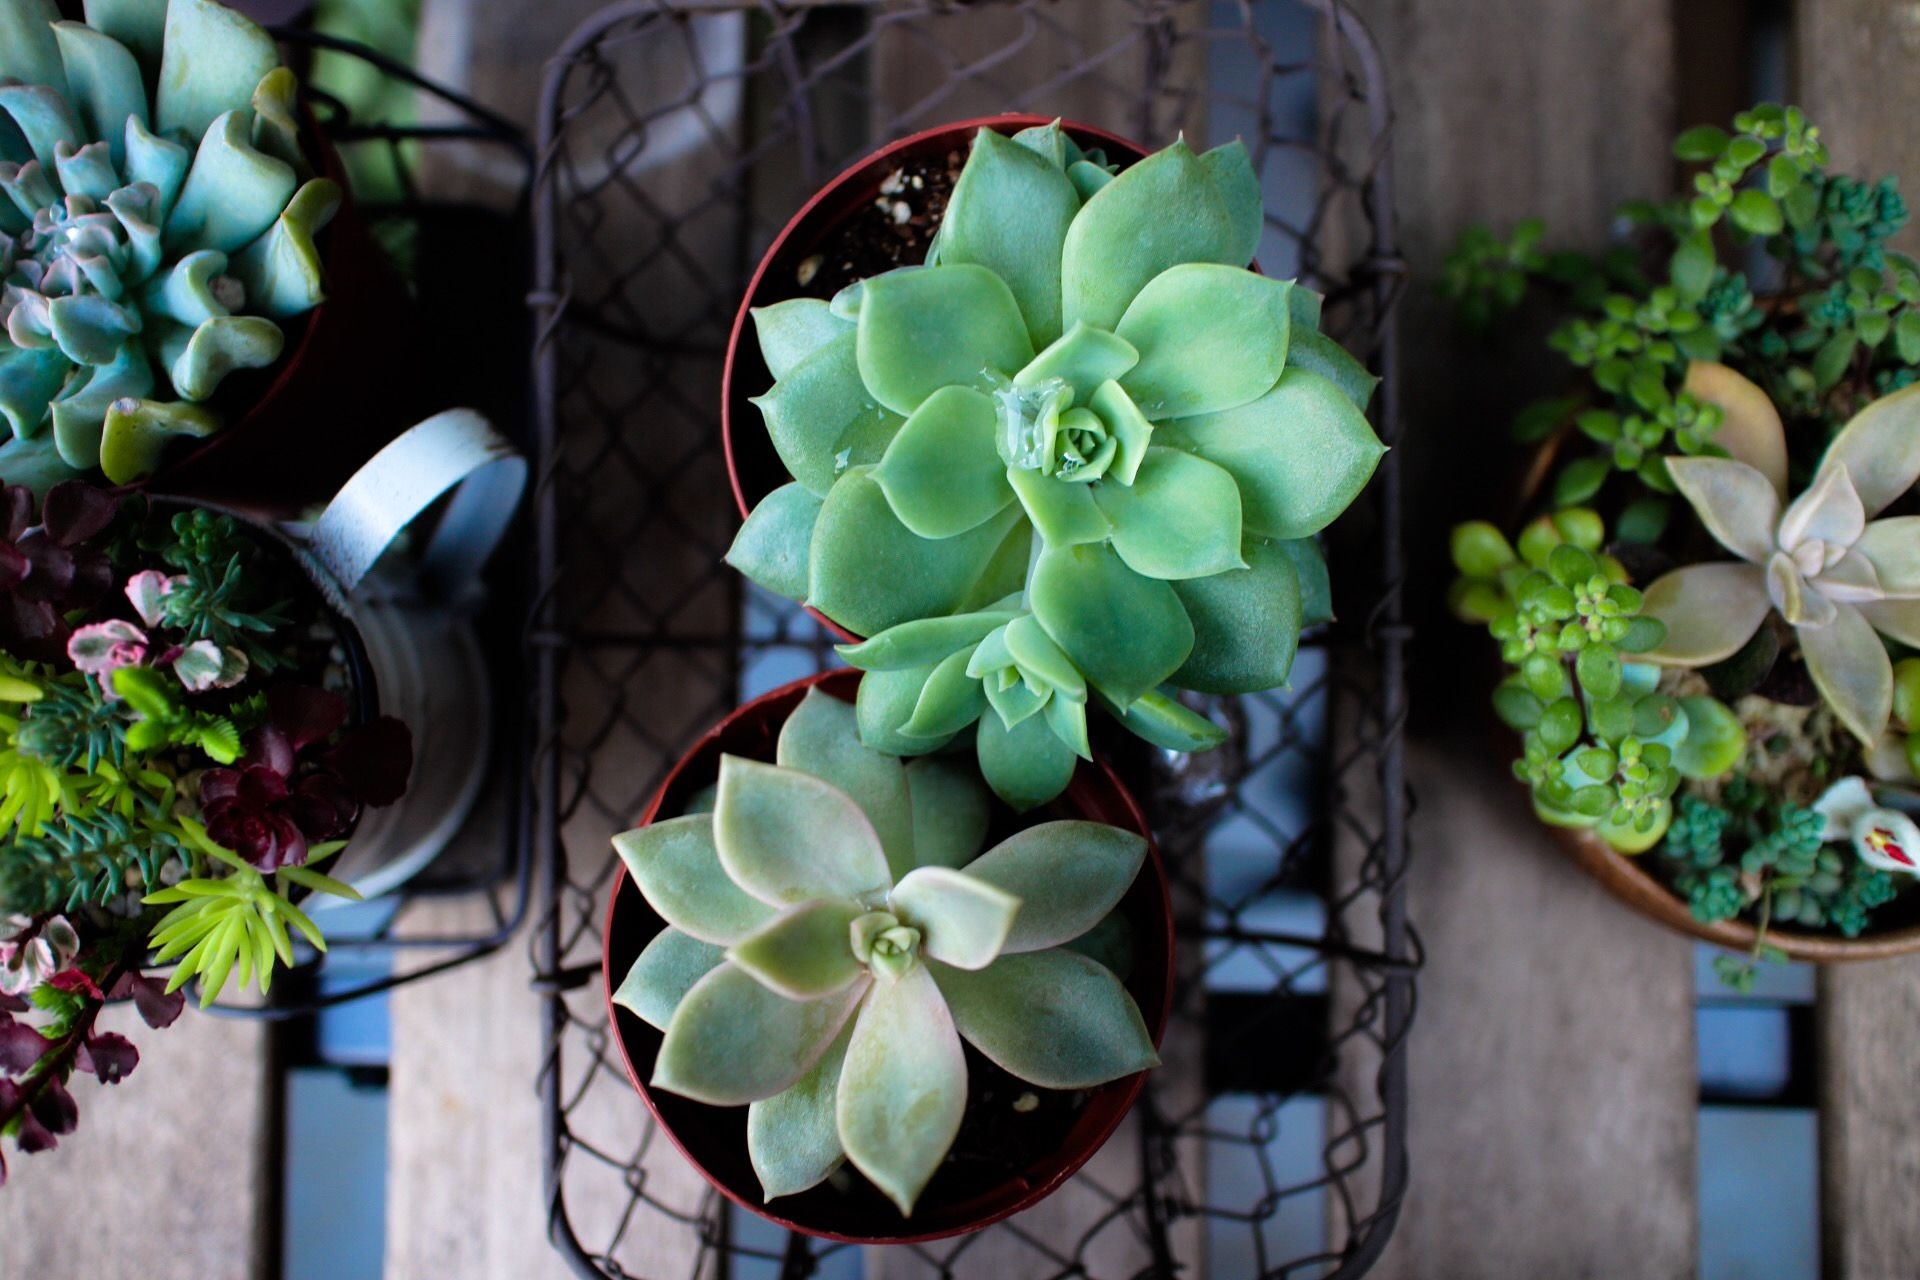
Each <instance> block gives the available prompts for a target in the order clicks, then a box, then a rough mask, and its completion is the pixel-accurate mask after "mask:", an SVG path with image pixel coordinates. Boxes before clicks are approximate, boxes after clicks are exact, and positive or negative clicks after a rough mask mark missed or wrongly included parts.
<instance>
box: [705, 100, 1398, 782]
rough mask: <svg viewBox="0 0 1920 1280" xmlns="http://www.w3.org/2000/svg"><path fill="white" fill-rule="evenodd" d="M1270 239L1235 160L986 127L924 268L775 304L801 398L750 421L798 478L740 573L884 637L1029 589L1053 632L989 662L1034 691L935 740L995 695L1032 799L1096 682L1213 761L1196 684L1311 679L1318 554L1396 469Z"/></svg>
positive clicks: (755, 517)
mask: <svg viewBox="0 0 1920 1280" xmlns="http://www.w3.org/2000/svg"><path fill="white" fill-rule="evenodd" d="M1262 225H1263V219H1262V212H1261V202H1260V191H1259V185H1258V181H1257V179H1256V177H1255V175H1254V172H1253V168H1252V165H1251V163H1250V162H1249V160H1248V157H1247V153H1246V150H1245V148H1243V147H1242V146H1241V145H1240V144H1239V143H1237V142H1236V143H1231V144H1228V145H1227V146H1223V147H1219V148H1216V149H1215V150H1212V151H1209V152H1207V153H1205V154H1204V155H1199V154H1195V153H1194V152H1193V151H1192V150H1191V149H1189V148H1188V147H1187V145H1186V144H1185V143H1184V142H1176V143H1175V144H1174V145H1172V146H1171V147H1168V148H1166V149H1165V150H1163V151H1160V152H1157V153H1155V154H1153V155H1150V156H1148V157H1146V158H1145V159H1143V160H1141V161H1139V162H1138V163H1137V164H1135V165H1133V166H1132V167H1131V168H1128V169H1126V170H1124V171H1122V172H1120V173H1119V174H1118V175H1117V176H1114V175H1109V174H1108V173H1107V171H1106V170H1105V169H1103V168H1101V167H1099V166H1098V165H1095V164H1093V163H1092V162H1090V161H1087V160H1085V159H1084V158H1082V156H1081V154H1080V152H1079V150H1078V148H1076V147H1075V146H1074V145H1073V143H1072V141H1071V140H1070V139H1069V138H1068V137H1067V136H1066V135H1065V134H1064V133H1063V132H1062V131H1061V129H1060V127H1059V125H1058V124H1057V123H1055V124H1053V125H1049V126H1046V127H1044V128H1036V129H1028V130H1025V131H1023V132H1021V133H1019V134H1017V135H1015V136H1014V137H1012V138H1006V137H1003V136H1001V135H1000V134H997V133H995V132H993V131H992V130H991V129H982V130H981V131H980V132H979V134H978V135H977V137H976V138H975V140H974V144H973V149H972V152H971V154H970V155H969V158H968V160H967V163H966V165H965V167H964V169H963V170H962V172H961V175H960V177H959V179H958V181H957V183H956V185H955V187H954V191H953V196H952V200H951V202H950V203H949V205H948V207H947V212H946V215H945V218H944V220H943V222H942V224H941V226H940V229H939V232H938V234H937V236H936V238H935V240H934V243H933V245H932V249H931V251H930V252H929V255H928V262H927V265H925V266H921V267H908V268H903V269H900V270H896V271H891V272H888V273H886V274H884V275H880V276H875V277H872V278H870V279H867V280H863V281H859V282H856V283H855V284H853V285H850V286H848V287H847V288H846V289H844V290H842V291H841V292H840V293H839V294H838V295H837V296H835V297H834V298H833V299H832V301H831V302H825V301H821V300H818V299H795V300H792V301H787V302H781V303H778V304H775V305H773V306H769V307H764V308H761V309H759V310H757V311H756V312H755V313H754V319H755V324H756V328H757V331H758V334H759V339H760V346H761V350H762V353H763V354H764V355H765V357H766V361H767V365H768V367H769V369H770V370H771V371H772V373H773V376H774V379H775V381H774V384H773V387H772V389H771V390H770V391H768V392H767V393H766V394H765V395H763V396H761V397H759V398H758V399H757V400H756V401H755V403H756V404H757V405H758V406H759V408H760V411H761V413H762V415H763V416H764V418H765V420H766V425H767V430H768V433H769V435H770V436H771V437H772V441H773V445H774V447H775V449H776V450H777V451H778V453H779V455H780V457H781V459H782V461H783V462H784V463H785V464H786V467H787V469H788V471H789V472H790V473H791V475H792V476H793V481H792V483H790V484H788V485H785V486H783V487H782V488H779V489H777V490H775V491H774V492H773V493H772V494H770V495H769V496H768V497H767V498H766V499H765V500H764V501H763V502H762V503H761V504H760V505H759V506H758V507H757V508H755V510H754V512H753V513H752V515H751V516H749V518H748V520H747V522H746V524H745V526H744V527H743V528H742V529H741V531H740V535H739V537H738V539H737V540H736V541H735V543H734V546H733V549H732V550H731V551H730V552H729V555H728V558H729V560H730V562H731V563H733V564H734V565H735V566H736V567H738V568H739V569H741V570H742V571H743V572H745V573H746V574H747V575H748V576H749V577H750V578H752V579H754V580H755V581H756V582H759V583H760V584H761V585H763V586H765V587H767V588H769V589H770V590H773V591H776V592H779V593H781V594H783V595H787V596H790V597H792V598H794V599H799V600H804V601H805V602H807V603H808V604H810V605H812V606H813V607H815V608H817V609H818V610H820V611H821V612H822V613H824V614H825V615H826V616H827V617H829V618H831V619H832V620H833V621H835V622H837V623H839V624H840V625H841V626H843V627H845V628H847V629H848V630H851V631H854V632H856V633H858V634H860V635H863V636H868V637H872V638H873V640H874V641H875V643H876V644H882V642H885V641H886V640H887V639H888V633H889V632H890V631H891V630H893V629H894V628H897V627H900V626H903V625H908V626H911V625H916V624H919V623H921V622H922V621H924V620H927V619H944V618H947V617H949V616H951V615H957V614H968V613H975V612H977V611H980V610H983V609H988V608H989V606H993V608H992V610H991V611H992V612H1003V611H1004V610H1002V609H1001V608H1000V607H999V605H996V604H995V602H999V601H1002V600H1003V598H1009V597H1010V598H1012V599H1013V601H1014V604H1013V605H1012V606H1011V608H1012V609H1014V610H1017V611H1018V612H1019V613H1021V614H1022V615H1024V616H1028V617H1029V618H1030V619H1031V629H1030V630H1028V631H1027V635H1028V637H1029V638H1030V639H1033V640H1034V641H1035V645H1033V646H1028V648H1027V654H1028V656H1027V657H1025V658H1022V657H1021V656H1020V655H1019V654H1014V655H1013V657H1014V659H1015V660H1014V661H1012V662H1002V663H998V664H996V665H994V666H992V667H987V666H985V663H986V661H987V660H986V659H985V658H983V659H982V661H981V663H979V664H974V665H975V666H976V667H977V668H978V669H979V670H993V671H998V672H1000V673H1002V674H1001V675H999V676H997V677H995V679H993V680H991V681H988V682H987V684H986V686H985V687H986V688H987V689H988V690H992V689H994V688H995V687H996V685H997V686H998V688H999V690H1000V692H1001V693H1006V694H1011V691H1012V690H1013V689H1014V688H1015V687H1016V684H1017V685H1019V686H1021V687H1024V688H1026V689H1027V693H1026V694H1011V696H1010V697H995V698H993V700H992V701H991V702H990V703H987V702H985V701H984V700H983V699H982V698H973V699H971V700H970V705H972V706H973V707H974V708H975V711H976V716H973V717H968V716H964V715H961V714H959V713H958V712H957V711H956V712H955V713H954V714H952V715H950V716H943V717H940V718H939V720H938V725H939V728H938V731H937V732H936V733H933V734H932V735H931V736H933V737H935V738H945V737H950V736H952V734H954V733H956V732H958V731H959V730H961V729H964V728H966V727H968V725H970V724H971V723H973V720H974V719H976V718H978V716H977V712H978V710H979V709H980V707H982V706H983V705H990V706H991V707H992V708H993V710H994V712H995V717H996V718H997V719H998V727H996V728H988V727H987V726H988V724H989V723H990V722H989V721H987V720H984V719H983V720H981V724H982V727H981V729H980V731H979V735H980V739H981V742H982V749H983V752H985V751H991V752H993V753H994V759H997V761H998V765H997V766H996V764H995V763H993V761H992V760H990V758H989V757H988V756H987V755H984V754H983V757H982V759H983V764H986V765H987V775H988V778H989V780H990V781H991V782H992V783H993V785H994V786H995V788H996V789H997V790H999V791H1000V792H1001V794H1002V795H1005V796H1007V798H1008V799H1009V800H1018V801H1021V802H1025V803H1031V802H1033V801H1034V800H1035V799H1045V798H1047V797H1048V796H1049V795H1051V794H1054V793H1056V792H1057V790H1058V786H1057V785H1054V784H1056V783H1058V784H1063V782H1064V778H1065V777H1066V775H1067V773H1068V772H1070V770H1071V766H1072V757H1073V753H1074V752H1075V750H1077V749H1078V748H1079V745H1080V741H1081V739H1082V737H1083V727H1082V720H1083V717H1082V716H1081V715H1080V713H1079V712H1077V711H1074V710H1071V708H1078V707H1081V706H1082V705H1083V704H1084V702H1085V701H1086V698H1085V696H1075V694H1074V692H1073V691H1076V690H1079V689H1080V688H1081V687H1082V686H1084V689H1085V690H1090V691H1091V692H1092V693H1094V694H1095V695H1097V696H1098V697H1099V698H1100V700H1102V701H1103V702H1106V703H1108V704H1110V705H1111V706H1112V707H1113V708H1114V709H1115V710H1116V711H1118V712H1119V713H1120V716H1121V718H1122V720H1123V722H1124V723H1127V724H1128V725H1129V726H1130V727H1135V728H1137V729H1138V731H1139V732H1141V733H1142V735H1143V736H1146V737H1149V738H1152V739H1154V740H1156V741H1158V740H1160V738H1163V737H1169V736H1170V737H1171V738H1173V739H1177V741H1178V743H1179V745H1180V746H1181V747H1182V748H1184V749H1192V748H1194V747H1199V746H1206V745H1211V744H1213V743H1215V742H1217V741H1218V739H1219V735H1218V734H1217V733H1214V732H1212V731H1210V729H1209V727H1208V726H1207V725H1206V723H1205V722H1204V721H1202V720H1200V718H1199V717H1197V716H1193V715H1191V714H1188V713H1185V712H1183V711H1181V710H1180V709H1179V707H1178V704H1177V703H1176V702H1175V701H1174V699H1173V697H1172V696H1171V693H1170V691H1171V690H1176V689H1189V690H1196V691H1200V692H1205V693H1247V692H1255V691H1259V690H1265V689H1272V688H1277V687H1279V686H1281V685H1282V684H1284V683H1285V682H1286V679H1287V673H1288V670H1289V668H1290V666H1291V664H1292V661H1293V656H1294V650H1295V646H1296V643H1297V640H1298V636H1299V632H1300V627H1301V624H1302V619H1303V616H1304V606H1303V603H1302V595H1303V592H1302V584H1301V580H1300V579H1301V573H1300V566H1301V565H1302V564H1303V563H1310V564H1311V566H1312V568H1311V569H1310V570H1309V572H1310V573H1312V574H1314V575H1319V574H1321V573H1322V572H1323V569H1322V568H1321V566H1320V564H1319V553H1318V550H1317V549H1316V548H1315V547H1314V545H1313V543H1312V542H1311V541H1310V540H1311V539H1312V538H1313V536H1314V535H1315V534H1316V533H1318V532H1319V531H1320V530H1321V529H1323V528H1324V527H1325V526H1326V525H1327V524H1328V523H1329V522H1330V521H1331V520H1333V518H1334V517H1335V516H1337V515H1339V514H1340V512H1341V511H1343V510H1344V509H1345V508H1346V507H1347V505H1348V504H1349V503H1350V502H1352V501H1353V499H1354V497H1355V495H1357V494H1358V493H1359V491H1360V489H1361V487H1362V486H1363V485H1364V484H1365V483H1366V481H1367V479H1368V477H1369V476H1371V475H1372V473H1373V470H1374V467H1375V465H1376V464H1377V463H1378V461H1379V458H1380V455H1381V453H1382V452H1383V446H1382V445H1381V443H1380V442H1379V440H1378V439H1377V438H1376V437H1375V436H1374V434H1373V431H1372V430H1371V429H1370V428H1369V426H1368V425H1367V421H1366V418H1365V417H1364V416H1363V414H1362V409H1363V408H1364V406H1365V404H1366V402H1367V400H1368V399H1369V397H1370V395H1371V392H1372V389H1373V386H1374V382H1375V379H1374V378H1373V377H1371V376H1370V375H1369V374H1367V372H1366V371H1365V370H1364V369H1363V368H1362V367H1361V366H1360V365H1359V363H1358V362H1356V361H1355V360H1354V359H1353V358H1352V357H1351V356H1349V355H1348V354H1347V353H1346V352H1344V351H1343V350H1341V349H1340V348H1339V347H1338V346H1337V345H1335V344H1334V343H1332V342H1331V341H1329V340H1328V339H1327V338H1325V337H1324V336H1322V335H1321V334H1320V333H1319V332H1317V325H1318V322H1319V313H1320V299H1319V297H1318V296H1317V295H1315V294H1313V293H1312V292H1310V291H1308V290H1306V289H1302V288H1297V287H1296V286H1295V285H1294V283H1293V282H1292V281H1287V280H1270V279H1267V278H1265V277H1263V276H1261V275H1259V274H1257V273H1255V272H1253V271H1250V270H1248V269H1247V268H1246V264H1247V263H1248V261H1249V260H1250V259H1251V258H1252V256H1253V253H1254V250H1255V248H1256V246H1257V245H1258V243H1259V239H1260V233H1261V229H1262ZM1002 621H1007V620H1004V619H1003V620H1002ZM984 622H985V620H984V619H982V623H983V624H984ZM998 625H999V624H998V623H995V624H994V626H993V627H987V628H986V629H984V630H980V631H979V632H978V633H977V634H974V635H973V636H972V640H973V641H974V642H976V643H977V642H980V641H981V640H982V638H983V637H984V636H986V635H987V634H988V632H989V631H991V630H993V629H994V628H996V627H997V626H998ZM959 629H960V630H962V631H967V630H972V629H973V624H969V625H968V626H965V627H961V628H959ZM1023 630H1026V629H1025V628H1023ZM1009 634H1010V635H1011V634H1012V633H1011V632H1010V633H1009ZM1042 637H1044V639H1045V641H1046V643H1047V645H1048V646H1049V651H1048V652H1047V653H1046V655H1045V661H1042V660H1040V659H1039V658H1038V657H1037V656H1036V655H1037V644H1038V641H1039V639H1040V638H1042ZM956 643H961V642H960V641H956ZM1016 643H1017V642H1016ZM994 647H995V649H996V651H997V649H998V647H999V644H998V642H997V641H996V642H994ZM883 649H884V645H883ZM914 649H915V652H916V653H918V652H919V651H920V650H919V647H918V645H917V643H916V645H915V646H914ZM880 651H881V650H876V651H874V652H880ZM1056 654H1057V664H1056ZM871 656H872V654H860V653H856V654H854V655H852V658H853V660H854V661H856V662H860V663H862V665H867V659H868V658H870V657H871ZM942 656H944V655H942ZM969 661H971V659H969ZM1050 665H1058V667H1059V674H1058V675H1057V676H1056V675H1052V674H1049V675H1046V676H1045V677H1044V678H1043V679H1041V680H1035V679H1032V677H1034V676H1036V675H1039V674H1040V673H1041V672H1042V671H1043V670H1044V669H1047V668H1048V667H1049V666H1050ZM956 669H957V668H956ZM1068 669H1071V673H1072V674H1071V675H1068V674H1067V672H1068ZM1008 672H1016V673H1017V677H1012V676H1008V675H1007V674H1006V673H1008ZM949 674H951V672H949ZM976 678H978V672H976ZM956 679H957V677H956ZM1049 685H1050V686H1051V687H1052V688H1053V689H1054V690H1057V691H1059V692H1060V696H1058V697H1055V698H1053V699H1052V700H1050V701H1048V700H1045V699H1044V697H1043V695H1044V694H1045V693H1046V690H1047V687H1048V686H1049ZM896 692H897V691H896ZM986 696H987V697H992V694H991V693H989V694H988V695H986ZM896 704H897V705H896V706H895V707H894V710H895V711H897V712H898V718H897V719H895V720H894V721H893V722H892V723H890V724H886V723H879V722H874V723H872V724H871V725H870V728H871V729H873V730H876V731H878V732H879V733H880V734H882V735H883V736H886V735H891V734H895V733H899V732H902V731H903V730H904V728H905V726H906V725H907V724H908V723H909V720H910V719H913V718H915V716H916V712H917V710H918V707H917V700H916V699H909V698H907V697H905V696H900V697H898V698H897V699H896ZM1036 706H1039V707H1040V708H1041V710H1040V713H1039V714H1023V713H1025V712H1028V711H1030V710H1032V709H1034V708H1035V707H1036ZM1046 706H1051V707H1053V708H1055V712H1054V714H1046V713H1045V711H1044V708H1045V707H1046ZM917 721H918V727H919V728H920V729H923V730H924V729H928V728H929V725H930V721H929V717H927V716H926V715H924V714H921V715H918V717H917ZM1169 725H1171V726H1172V728H1171V729H1169V728H1168V726H1169ZM869 740H872V739H871V738H870V739H869ZM989 742H991V743H994V744H997V745H995V746H991V747H989V746H988V745H987V744H988V743H989ZM895 749H898V744H897V743H896V747H895ZM1015 762H1017V763H1015ZM1010 770H1013V771H1017V772H1019V773H1021V774H1023V775H1025V777H1026V781H1025V782H1024V783H1023V784H1016V785H1012V786H1009V785H1008V781H1007V779H1008V777H1009V771H1010ZM1049 779H1050V780H1052V782H1048V783H1045V784H1044V785H1043V780H1049Z"/></svg>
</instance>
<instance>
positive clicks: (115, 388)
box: [0, 0, 341, 488]
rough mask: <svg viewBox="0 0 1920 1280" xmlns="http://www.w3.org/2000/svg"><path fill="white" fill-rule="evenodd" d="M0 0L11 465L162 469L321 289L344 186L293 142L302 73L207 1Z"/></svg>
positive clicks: (3, 405)
mask: <svg viewBox="0 0 1920 1280" xmlns="http://www.w3.org/2000/svg"><path fill="white" fill-rule="evenodd" d="M58 17H59V15H58V13H57V11H56V10H55V9H54V7H53V5H52V4H51V3H50V2H49V0H0V329H4V333H0V420H4V422H5V425H6V427H7V429H8V431H9V432H10V433H11V435H12V437H13V438H12V440H11V441H9V442H8V443H7V444H5V445H4V446H0V474H4V475H5V476H6V478H7V479H8V481H10V482H12V483H26V484H31V485H33V486H34V487H36V488H44V487H46V486H47V485H50V484H51V483H52V482H54V481H56V480H58V479H61V478H64V477H67V476H71V475H76V474H80V473H85V472H91V471H94V470H96V469H98V470H100V471H103V472H104V473H105V474H106V476H107V478H108V479H109V480H112V481H114V482H116V483H124V482H126V481H129V480H132V479H135V478H137V477H138V476H140V475H143V474H145V473H147V472H149V471H151V470H152V468H153V467H154V465H155V464H156V463H157V461H158V459H159V455H160V451H161V449H162V447H163V446H164V445H165V443H166V441H167V440H168V439H170V438H172V437H175V436H182V435H184V436H204V435H208V434H211V433H212V432H214V431H216V430H217V429H218V428H219V426H220V425H221V424H220V419H219V418H218V417H217V416H216V415H215V414H214V413H213V412H212V411H211V410H210V409H209V408H208V406H207V401H208V400H209V399H210V398H211V397H212V396H213V395H214V393H215V392H216V391H217V390H218V389H219V386H220V384H221V382H222V380H223V379H224V378H225V377H226V376H227V375H228V374H229V373H232V372H233V371H235V370H239V369H258V368H263V367H265V366H268V365H271V364H273V363H274V362H275V361H276V360H278V359H279V358H280V355H281V351H282V348H283V347H284V345H285V335H284V334H283V333H282V331H281V329H280V324H279V322H280V321H282V320H285V319H287V318H289V317H292V316H296V315H299V314H301V313H303V312H305V311H308V310H310V309H311V308H313V307H314V306H315V305H317V304H318V303H319V302H320V300H321V297H322V293H321V270H320V257H319V253H318V250H317V249H316V247H315V245H314V237H315V235H316V234H317V233H318V232H319V230H320V229H321V228H322V227H323V226H325V225H326V223H327V221H328V220H329V219H330V218H331V217H332V216H333V213H334V211H335V210H336V209H337V208H338V207H339V203H340V198H341V193H340V189H339V187H338V186H337V185H336V184H335V183H333V182H331V181H329V180H328V179H325V178H315V177H312V176H311V173H310V171H309V166H308V165H307V163H306V161H305V159H304V158H303V156H302V154H301V149H300V143H299V137H298V126H297V123H296V118H295V108H294V92H295V88H296V85H295V81H294V77H293V73H292V72H291V71H288V70H287V69H286V68H285V67H282V66H281V65H280V56H279V51H278V49H277V48H276V47H275V45H274V42H273V40H272V38H271V37H270V36H268V35H267V33H266V32H265V31H263V30H262V29H261V28H260V27H258V26H256V25H255V24H254V23H252V22H250V21H248V20H247V19H245V18H243V17H241V16H240V15H239V14H237V13H234V12H233V11H232V10H229V9H226V8H224V7H222V6H221V5H218V4H215V3H213V2H212V0H88V2H87V4H86V17H87V21H86V22H85V23H78V22H63V21H59V20H58Z"/></svg>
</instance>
